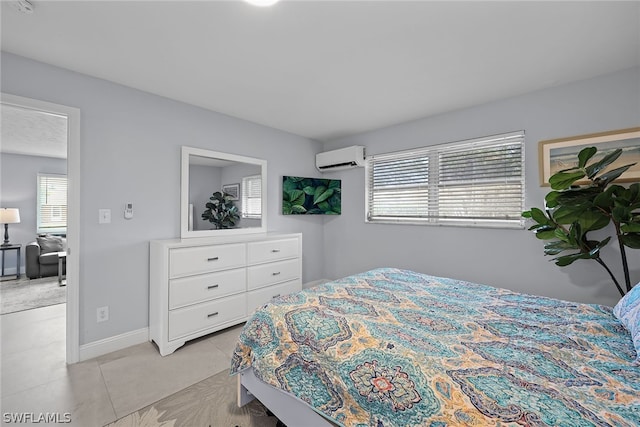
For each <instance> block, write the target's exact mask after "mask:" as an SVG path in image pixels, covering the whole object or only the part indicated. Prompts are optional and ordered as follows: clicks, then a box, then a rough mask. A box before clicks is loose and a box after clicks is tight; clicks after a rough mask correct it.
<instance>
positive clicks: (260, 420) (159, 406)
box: [106, 369, 278, 427]
mask: <svg viewBox="0 0 640 427" xmlns="http://www.w3.org/2000/svg"><path fill="white" fill-rule="evenodd" d="M236 393H237V378H236V377H235V376H233V377H230V376H229V370H228V369H227V370H224V371H222V372H220V373H218V374H215V375H213V376H211V377H209V378H207V379H205V380H203V381H200V382H199V383H196V384H194V385H192V386H190V387H187V388H185V389H184V390H181V391H179V392H177V393H174V394H172V395H171V396H169V397H165V398H164V399H162V400H159V401H158V402H156V403H153V404H151V405H149V406H147V407H146V408H143V409H140V410H139V411H137V412H134V413H132V414H129V415H127V416H126V417H123V418H120V419H119V420H117V421H115V422H113V423H111V424H107V426H106V427H143V426H144V427H169V426H170V427H181V426H184V427H192V426H198V427H200V426H202V427H273V426H276V424H277V423H278V419H277V418H276V417H274V416H273V415H270V413H269V412H268V411H267V409H266V408H265V407H264V406H263V405H262V404H261V403H260V402H259V401H258V400H254V401H252V402H250V403H248V404H247V405H245V406H243V407H242V408H238V405H237V404H236Z"/></svg>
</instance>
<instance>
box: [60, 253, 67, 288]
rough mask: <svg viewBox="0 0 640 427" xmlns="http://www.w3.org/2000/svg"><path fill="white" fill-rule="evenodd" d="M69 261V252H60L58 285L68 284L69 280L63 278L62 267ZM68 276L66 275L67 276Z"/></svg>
mask: <svg viewBox="0 0 640 427" xmlns="http://www.w3.org/2000/svg"><path fill="white" fill-rule="evenodd" d="M66 261H67V252H66V251H64V252H58V285H60V286H66V285H67V283H66V282H67V281H66V280H64V281H63V280H62V267H63V264H64V263H66ZM65 277H66V276H65Z"/></svg>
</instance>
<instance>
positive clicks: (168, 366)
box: [100, 340, 231, 418]
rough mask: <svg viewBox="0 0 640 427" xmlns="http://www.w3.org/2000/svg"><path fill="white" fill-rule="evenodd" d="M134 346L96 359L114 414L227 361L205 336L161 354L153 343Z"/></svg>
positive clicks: (210, 372) (187, 382) (224, 366)
mask: <svg viewBox="0 0 640 427" xmlns="http://www.w3.org/2000/svg"><path fill="white" fill-rule="evenodd" d="M134 347H135V348H129V349H127V354H126V356H124V357H117V356H114V355H109V356H105V357H104V358H102V359H101V360H102V361H103V363H100V369H101V371H102V375H103V377H104V381H105V384H106V387H107V390H108V391H109V395H110V396H111V401H112V404H113V408H114V410H115V413H116V415H117V416H118V418H119V417H122V416H125V415H128V414H130V413H132V412H134V411H137V410H139V409H142V408H144V407H145V406H147V405H149V404H151V403H153V402H156V401H158V400H160V399H162V398H163V397H166V396H168V395H170V394H172V393H175V392H177V391H179V390H182V389H183V388H185V387H188V386H190V385H192V384H195V383H197V382H198V381H202V380H203V379H205V378H208V377H210V376H211V375H214V374H216V373H218V372H220V371H222V370H224V369H227V368H228V367H229V364H230V362H231V358H230V356H229V355H226V354H225V353H223V352H222V351H221V350H219V349H218V348H216V347H215V346H214V345H213V344H212V343H211V342H209V341H208V340H198V341H195V342H191V343H188V344H187V345H185V346H183V347H181V348H180V349H178V350H177V351H176V352H175V353H173V354H171V355H168V356H165V357H162V356H160V353H158V352H157V350H155V348H154V347H153V346H151V347H149V346H146V345H140V346H134ZM150 349H152V350H153V353H152V354H150V351H149V350H150Z"/></svg>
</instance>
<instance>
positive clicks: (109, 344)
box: [80, 328, 149, 361]
mask: <svg viewBox="0 0 640 427" xmlns="http://www.w3.org/2000/svg"><path fill="white" fill-rule="evenodd" d="M146 341H149V328H142V329H138V330H137V331H131V332H126V333H124V334H120V335H116V336H113V337H109V338H105V339H102V340H98V341H94V342H90V343H89V344H83V345H81V346H80V361H84V360H89V359H93V358H94V357H98V356H102V355H103V354H107V353H111V352H112V351H117V350H122V349H123V348H127V347H131V346H132V345H136V344H142V343H143V342H146Z"/></svg>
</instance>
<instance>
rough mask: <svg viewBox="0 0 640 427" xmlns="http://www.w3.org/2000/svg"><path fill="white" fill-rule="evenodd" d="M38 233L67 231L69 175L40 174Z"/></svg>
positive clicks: (63, 232) (61, 232)
mask: <svg viewBox="0 0 640 427" xmlns="http://www.w3.org/2000/svg"><path fill="white" fill-rule="evenodd" d="M37 204H38V206H37V222H38V224H37V226H38V233H59V234H66V232H67V176H66V175H53V174H42V173H41V174H38V197H37Z"/></svg>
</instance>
